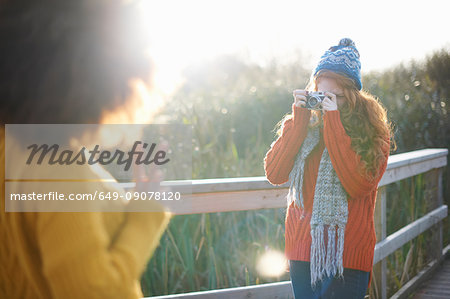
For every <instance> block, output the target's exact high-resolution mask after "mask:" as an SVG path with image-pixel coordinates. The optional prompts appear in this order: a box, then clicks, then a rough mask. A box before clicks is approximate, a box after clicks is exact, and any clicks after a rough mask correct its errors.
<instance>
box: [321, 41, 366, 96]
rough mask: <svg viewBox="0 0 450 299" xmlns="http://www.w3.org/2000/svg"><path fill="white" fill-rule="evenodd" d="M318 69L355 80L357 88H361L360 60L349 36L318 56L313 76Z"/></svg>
mask: <svg viewBox="0 0 450 299" xmlns="http://www.w3.org/2000/svg"><path fill="white" fill-rule="evenodd" d="M320 70H330V71H332V72H335V73H341V74H343V75H345V76H347V77H349V78H351V79H353V81H355V84H356V87H357V88H358V90H361V89H362V82H361V62H360V61H359V52H358V50H357V49H356V46H355V43H354V42H353V41H352V40H351V39H349V38H343V39H341V41H340V42H339V45H337V46H333V47H331V48H329V49H328V50H327V51H326V52H325V54H323V55H322V57H321V58H320V61H319V64H318V65H317V67H316V69H315V70H314V73H313V76H315V75H316V74H317V72H318V71H320Z"/></svg>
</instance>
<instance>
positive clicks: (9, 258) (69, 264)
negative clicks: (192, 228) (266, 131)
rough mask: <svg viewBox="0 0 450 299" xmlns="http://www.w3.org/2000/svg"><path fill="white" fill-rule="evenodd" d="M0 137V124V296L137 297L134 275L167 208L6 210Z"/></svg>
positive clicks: (167, 215) (0, 135)
mask: <svg viewBox="0 0 450 299" xmlns="http://www.w3.org/2000/svg"><path fill="white" fill-rule="evenodd" d="M4 137H5V135H4V129H3V128H0V138H1V140H0V167H1V171H0V173H1V174H0V179H1V181H2V184H1V188H0V199H1V200H0V202H1V204H0V209H1V211H0V265H1V269H0V298H35V299H37V298H65V299H69V298H83V299H84V298H108V299H113V298H121V299H125V298H139V297H142V292H141V288H140V283H139V279H140V276H141V274H142V272H143V270H144V267H145V265H146V264H147V262H148V260H149V258H150V257H151V255H152V254H153V252H154V250H155V248H156V247H157V245H158V243H159V239H160V237H161V235H162V233H163V231H164V229H165V228H166V226H167V224H168V222H169V219H170V217H171V214H170V213H169V212H165V211H164V210H163V208H162V207H161V209H160V210H159V209H157V211H160V212H152V213H144V212H142V213H120V212H114V213H112V212H111V213H101V212H83V213H80V212H79V213H76V212H57V213H56V212H54V213H50V212H46V213H43V212H40V213H11V212H9V213H6V212H5V138H4ZM96 188H98V189H99V190H98V191H109V189H108V186H107V185H104V184H101V183H99V184H98V186H97V187H96Z"/></svg>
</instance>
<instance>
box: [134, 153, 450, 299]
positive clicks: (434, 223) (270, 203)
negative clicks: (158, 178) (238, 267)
mask: <svg viewBox="0 0 450 299" xmlns="http://www.w3.org/2000/svg"><path fill="white" fill-rule="evenodd" d="M447 154H448V150H447V149H424V150H418V151H413V152H408V153H403V154H398V155H393V156H390V157H389V162H388V166H387V169H386V172H385V174H384V176H383V178H382V179H381V181H380V183H379V185H378V197H377V201H376V208H375V226H376V233H377V240H378V243H377V244H376V246H375V253H374V261H373V263H374V271H375V276H374V277H373V280H372V281H373V283H375V284H376V289H377V297H378V298H383V299H384V298H386V286H387V283H386V258H387V257H388V256H389V255H390V254H391V253H393V252H394V251H395V250H397V249H399V248H401V247H402V246H403V245H404V244H405V243H407V242H408V241H410V240H412V239H413V238H415V237H417V236H418V235H419V234H421V233H423V232H424V231H426V230H429V229H431V230H432V232H433V233H432V234H433V243H434V245H435V246H434V248H435V252H433V256H434V261H433V262H432V263H431V264H430V265H429V267H428V268H429V269H430V270H432V269H434V268H435V267H436V265H438V264H439V263H440V262H441V261H442V251H443V244H442V234H443V228H442V220H443V219H445V218H446V217H447V214H448V208H447V206H446V205H444V204H443V185H442V173H443V169H444V167H445V166H446V165H447ZM421 173H429V174H431V176H432V177H434V180H435V184H436V186H437V188H436V191H437V194H436V196H434V197H433V198H434V199H433V200H434V208H433V210H431V211H430V212H429V213H428V214H426V215H425V216H423V217H421V218H420V219H417V220H416V221H414V222H412V223H410V224H408V225H407V226H405V227H403V228H401V229H400V230H398V231H397V232H395V233H393V234H392V235H389V236H386V188H385V186H386V185H388V184H390V183H393V182H397V181H400V180H403V179H406V178H408V177H413V176H416V175H418V174H421ZM180 183H181V184H183V182H182V181H177V184H180ZM185 184H186V187H187V188H191V187H192V194H190V195H188V201H187V202H189V207H186V210H185V211H182V212H178V213H177V214H196V213H215V212H227V211H243V210H256V209H270V208H282V207H285V206H286V193H287V188H288V186H287V184H284V185H281V186H272V185H271V184H270V183H269V182H268V181H267V179H266V178H265V177H245V178H231V179H206V180H194V181H189V182H187V181H186V182H185ZM191 184H192V185H191ZM127 187H130V186H127ZM433 263H434V264H433ZM422 274H423V273H422ZM420 281H421V278H420V277H415V278H413V279H411V280H410V281H409V282H408V283H409V285H408V284H407V285H408V288H406V289H405V288H402V289H401V290H400V291H399V292H397V293H396V294H395V295H394V297H395V298H397V297H404V296H406V294H408V293H409V292H410V291H411V290H413V289H414V287H415V286H416V285H417V284H418V283H420ZM411 282H413V283H411ZM292 297H293V295H292V288H291V283H290V281H284V282H277V283H267V284H262V285H255V286H246V287H238V288H227V289H220V290H212V291H202V292H192V293H185V294H176V295H167V296H159V297H151V298H159V299H163V298H164V299H168V298H292Z"/></svg>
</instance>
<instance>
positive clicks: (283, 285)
mask: <svg viewBox="0 0 450 299" xmlns="http://www.w3.org/2000/svg"><path fill="white" fill-rule="evenodd" d="M147 298H152V299H172V298H182V299H189V298H195V299H207V298H214V299H229V298H236V299H247V298H261V299H266V298H267V299H269V298H271V299H274V298H294V296H293V294H292V286H291V282H290V281H282V282H275V283H266V284H260V285H254V286H247V287H237V288H227V289H219V290H212V291H203V292H192V293H184V294H175V295H167V296H157V297H147ZM144 299H145V298H144Z"/></svg>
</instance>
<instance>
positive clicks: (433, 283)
mask: <svg viewBox="0 0 450 299" xmlns="http://www.w3.org/2000/svg"><path fill="white" fill-rule="evenodd" d="M409 298H412V299H437V298H450V258H449V255H448V254H447V258H446V259H445V260H444V262H443V264H442V265H441V266H440V267H439V269H437V270H436V273H434V274H433V275H432V276H431V277H430V278H429V279H427V280H426V281H425V282H424V283H423V284H422V285H421V287H420V288H419V289H418V290H417V291H415V292H414V294H413V295H412V296H410V297H409Z"/></svg>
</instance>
